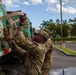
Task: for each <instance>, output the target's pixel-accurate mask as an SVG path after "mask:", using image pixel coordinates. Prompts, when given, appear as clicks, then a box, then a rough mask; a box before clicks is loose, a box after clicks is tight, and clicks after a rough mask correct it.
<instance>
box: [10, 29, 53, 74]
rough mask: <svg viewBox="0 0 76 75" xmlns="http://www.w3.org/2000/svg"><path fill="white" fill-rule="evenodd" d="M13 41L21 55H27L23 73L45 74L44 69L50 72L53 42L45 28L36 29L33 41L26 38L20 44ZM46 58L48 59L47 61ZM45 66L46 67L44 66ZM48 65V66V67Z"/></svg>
mask: <svg viewBox="0 0 76 75" xmlns="http://www.w3.org/2000/svg"><path fill="white" fill-rule="evenodd" d="M11 42H12V44H13V45H14V47H15V48H16V50H17V51H18V52H19V53H20V54H21V55H24V56H25V63H24V69H23V72H22V75H44V74H43V72H44V71H46V72H47V73H48V70H49V69H50V67H51V66H50V65H51V60H49V59H51V57H50V56H51V55H50V54H49V52H52V50H53V43H52V41H51V40H50V38H49V35H48V33H46V32H45V31H43V30H39V31H36V32H35V36H34V37H33V41H32V40H27V41H26V40H25V41H24V42H20V44H21V45H20V46H18V45H17V44H16V42H14V41H13V40H11ZM50 48H51V49H50ZM48 54H49V55H48ZM46 57H49V59H48V60H47V59H46ZM45 60H47V63H46V62H45ZM43 66H45V67H44V68H43ZM46 66H48V68H47V67H46ZM47 73H46V74H47ZM48 74H49V73H48Z"/></svg>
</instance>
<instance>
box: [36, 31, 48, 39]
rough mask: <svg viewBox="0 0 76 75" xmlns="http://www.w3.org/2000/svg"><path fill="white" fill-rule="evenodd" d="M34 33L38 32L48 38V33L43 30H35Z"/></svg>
mask: <svg viewBox="0 0 76 75" xmlns="http://www.w3.org/2000/svg"><path fill="white" fill-rule="evenodd" d="M35 34H40V35H42V36H44V37H45V38H46V39H48V38H49V34H48V33H47V32H46V31H44V30H36V31H35Z"/></svg>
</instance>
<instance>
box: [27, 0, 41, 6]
mask: <svg viewBox="0 0 76 75" xmlns="http://www.w3.org/2000/svg"><path fill="white" fill-rule="evenodd" d="M28 1H29V2H31V3H32V4H34V5H38V4H41V3H42V0H28Z"/></svg>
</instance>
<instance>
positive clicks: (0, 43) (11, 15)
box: [0, 0, 32, 63]
mask: <svg viewBox="0 0 76 75" xmlns="http://www.w3.org/2000/svg"><path fill="white" fill-rule="evenodd" d="M1 1H2V0H1ZM20 15H23V12H22V11H21V10H18V11H6V6H5V5H3V4H2V2H0V63H1V62H3V61H7V60H6V59H7V58H10V56H13V57H14V56H15V55H17V53H15V50H14V47H13V46H12V44H11V42H10V40H9V39H6V37H5V35H4V34H5V33H7V31H6V32H5V33H4V29H6V28H9V36H10V37H11V38H13V33H14V30H13V28H14V26H15V27H16V26H18V24H19V17H20ZM30 24H31V30H32V23H31V22H30ZM31 34H32V33H31ZM4 37H5V38H4ZM10 59H11V58H10Z"/></svg>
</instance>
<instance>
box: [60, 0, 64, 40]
mask: <svg viewBox="0 0 76 75" xmlns="http://www.w3.org/2000/svg"><path fill="white" fill-rule="evenodd" d="M60 22H61V38H62V37H63V29H62V0H60Z"/></svg>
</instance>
